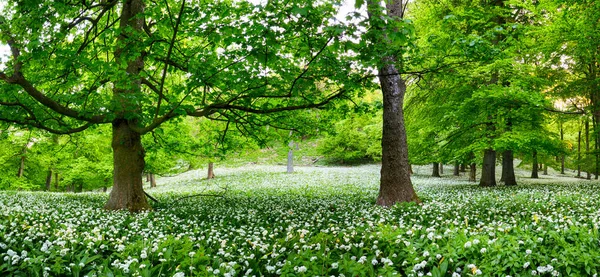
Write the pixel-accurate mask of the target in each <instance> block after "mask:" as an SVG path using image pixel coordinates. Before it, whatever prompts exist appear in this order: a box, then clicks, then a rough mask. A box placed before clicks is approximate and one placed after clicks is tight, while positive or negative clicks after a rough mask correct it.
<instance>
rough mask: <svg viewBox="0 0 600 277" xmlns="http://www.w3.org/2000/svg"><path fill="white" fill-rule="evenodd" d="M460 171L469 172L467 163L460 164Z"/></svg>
mask: <svg viewBox="0 0 600 277" xmlns="http://www.w3.org/2000/svg"><path fill="white" fill-rule="evenodd" d="M460 172H467V164H460Z"/></svg>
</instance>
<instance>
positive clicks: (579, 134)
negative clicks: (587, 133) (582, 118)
mask: <svg viewBox="0 0 600 277" xmlns="http://www.w3.org/2000/svg"><path fill="white" fill-rule="evenodd" d="M577 177H578V178H581V125H579V132H577Z"/></svg>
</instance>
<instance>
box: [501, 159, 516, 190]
mask: <svg viewBox="0 0 600 277" xmlns="http://www.w3.org/2000/svg"><path fill="white" fill-rule="evenodd" d="M513 160H514V157H513V152H512V151H511V150H504V151H503V152H502V180H501V181H503V182H504V184H505V185H507V186H516V185H517V178H516V177H515V167H514V164H513Z"/></svg>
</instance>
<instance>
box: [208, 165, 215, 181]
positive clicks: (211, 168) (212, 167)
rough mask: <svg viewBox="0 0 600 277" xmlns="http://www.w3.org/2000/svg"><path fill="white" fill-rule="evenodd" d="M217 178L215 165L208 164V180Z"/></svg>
mask: <svg viewBox="0 0 600 277" xmlns="http://www.w3.org/2000/svg"><path fill="white" fill-rule="evenodd" d="M214 178H215V164H214V163H213V162H209V163H208V172H207V174H206V179H207V180H210V179H214Z"/></svg>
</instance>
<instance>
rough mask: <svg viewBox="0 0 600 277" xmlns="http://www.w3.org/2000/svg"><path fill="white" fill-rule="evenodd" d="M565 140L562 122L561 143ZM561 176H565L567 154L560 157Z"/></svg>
mask: <svg viewBox="0 0 600 277" xmlns="http://www.w3.org/2000/svg"><path fill="white" fill-rule="evenodd" d="M564 139H565V132H564V130H563V124H562V121H560V141H563V140H564ZM560 174H565V154H561V155H560Z"/></svg>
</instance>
